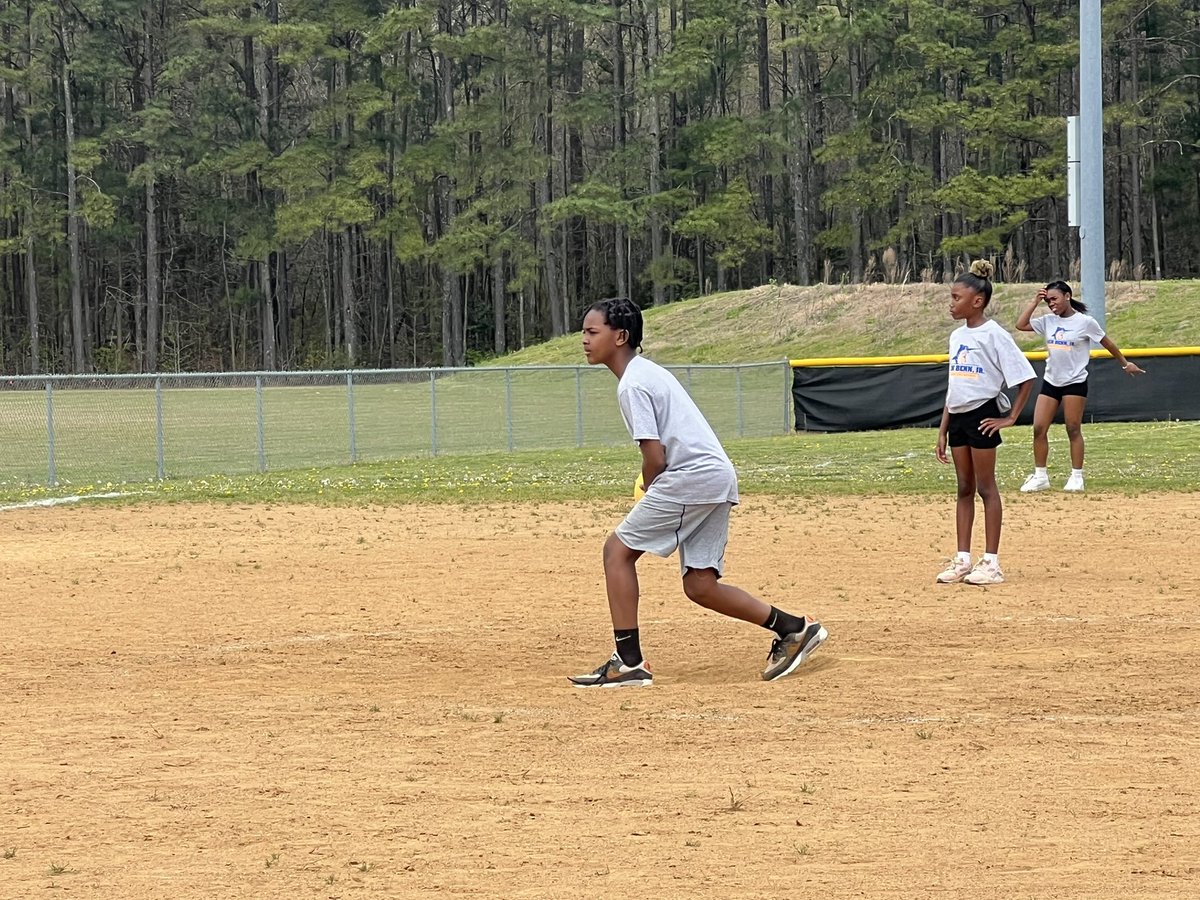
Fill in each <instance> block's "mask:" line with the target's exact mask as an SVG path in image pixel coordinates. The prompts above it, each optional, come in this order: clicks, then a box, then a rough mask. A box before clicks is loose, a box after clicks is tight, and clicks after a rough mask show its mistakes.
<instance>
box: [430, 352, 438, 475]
mask: <svg viewBox="0 0 1200 900" xmlns="http://www.w3.org/2000/svg"><path fill="white" fill-rule="evenodd" d="M429 415H430V417H431V420H430V423H429V449H430V452H431V453H432V454H433V455H434V456H437V452H438V446H437V372H436V370H434V369H430V370H429Z"/></svg>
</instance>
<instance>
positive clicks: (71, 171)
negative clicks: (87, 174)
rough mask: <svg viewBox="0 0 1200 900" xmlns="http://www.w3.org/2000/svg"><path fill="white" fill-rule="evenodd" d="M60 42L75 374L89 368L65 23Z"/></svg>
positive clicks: (72, 106) (72, 103) (62, 26)
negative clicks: (87, 363)
mask: <svg viewBox="0 0 1200 900" xmlns="http://www.w3.org/2000/svg"><path fill="white" fill-rule="evenodd" d="M58 39H59V43H60V44H61V46H62V89H63V120H64V126H65V129H66V131H65V140H66V157H67V160H66V162H67V254H68V255H67V260H68V262H67V264H68V267H69V272H70V280H71V351H72V352H71V359H72V363H73V366H74V371H75V372H79V373H82V372H84V371H85V368H86V357H85V356H84V346H85V344H84V338H85V335H84V330H83V328H84V327H83V283H82V280H81V279H82V277H83V275H82V272H81V268H82V264H81V261H80V254H79V195H78V191H77V188H76V184H75V181H76V173H75V99H74V96H73V95H72V91H71V65H70V60H69V55H68V47H67V34H66V27H65V26H64V25H61V24H60V26H59V32H58Z"/></svg>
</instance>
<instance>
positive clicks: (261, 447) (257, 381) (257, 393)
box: [254, 375, 267, 472]
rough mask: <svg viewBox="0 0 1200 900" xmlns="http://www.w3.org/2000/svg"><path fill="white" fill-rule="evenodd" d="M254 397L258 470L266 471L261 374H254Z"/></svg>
mask: <svg viewBox="0 0 1200 900" xmlns="http://www.w3.org/2000/svg"><path fill="white" fill-rule="evenodd" d="M254 398H255V401H256V403H257V406H258V471H260V472H265V471H267V448H266V433H265V431H266V429H265V427H264V426H263V385H262V376H261V375H255V376H254Z"/></svg>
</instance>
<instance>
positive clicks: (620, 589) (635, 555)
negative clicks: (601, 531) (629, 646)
mask: <svg viewBox="0 0 1200 900" xmlns="http://www.w3.org/2000/svg"><path fill="white" fill-rule="evenodd" d="M641 556H642V551H641V550H631V549H630V548H628V547H626V546H625V545H624V544H623V543H621V539H620V538H618V537H617V536H616V535H615V534H610V535H609V536H608V540H607V541H605V542H604V586H605V588H606V589H607V591H608V612H609V615H611V616H612V624H613V628H614V629H615V630H626V629H630V628H637V627H638V599H639V597H640V596H641V590H640V587H639V586H638V574H637V561H638V560H639V559H640V558H641Z"/></svg>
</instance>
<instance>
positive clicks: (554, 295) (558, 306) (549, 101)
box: [537, 25, 567, 337]
mask: <svg viewBox="0 0 1200 900" xmlns="http://www.w3.org/2000/svg"><path fill="white" fill-rule="evenodd" d="M545 71H546V81H545V85H544V87H545V91H546V100H545V105H544V106H543V107H542V111H541V113H540V114H539V116H538V118H539V119H540V122H539V126H540V127H539V129H538V131H539V135H538V136H539V138H540V142H541V144H542V150H543V152H544V153H545V155H546V160H545V168H544V169H543V171H542V176H541V178H539V179H538V183H537V211H538V218H537V234H538V242H539V243H540V244H541V247H542V264H543V269H544V271H543V275H544V277H545V281H546V299H547V302H548V304H549V306H550V333H551V335H552V336H553V337H559V336H560V335H564V334H566V333H567V323H566V322H565V321H564V320H563V310H562V302H561V299H560V297H559V290H558V288H559V275H558V263H559V260H558V250H557V248H556V247H555V243H554V228H553V227H552V226H551V225H550V223H549V222H547V221H546V220H545V214H544V212H543V211H544V210H545V209H546V207H547V206H548V205H549V204H550V201H551V200H553V199H554V196H553V190H554V28H553V26H552V25H547V26H546V69H545Z"/></svg>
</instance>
